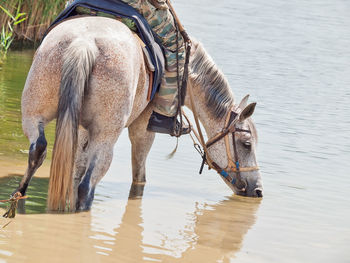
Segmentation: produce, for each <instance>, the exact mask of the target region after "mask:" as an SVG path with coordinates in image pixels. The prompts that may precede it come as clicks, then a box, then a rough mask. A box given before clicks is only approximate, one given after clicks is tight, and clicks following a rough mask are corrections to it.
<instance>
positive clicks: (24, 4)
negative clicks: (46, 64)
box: [0, 0, 66, 43]
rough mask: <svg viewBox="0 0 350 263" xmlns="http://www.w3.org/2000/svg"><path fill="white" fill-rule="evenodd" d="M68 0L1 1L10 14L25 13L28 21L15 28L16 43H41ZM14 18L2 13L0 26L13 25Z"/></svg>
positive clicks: (0, 12)
mask: <svg viewBox="0 0 350 263" xmlns="http://www.w3.org/2000/svg"><path fill="white" fill-rule="evenodd" d="M65 3H66V0H0V5H1V6H2V7H3V8H4V9H6V10H7V11H8V12H9V13H10V14H18V13H25V14H26V17H27V19H26V20H23V21H21V23H20V24H17V25H16V26H15V27H14V28H13V31H14V35H15V41H16V40H19V41H30V42H32V43H35V42H37V41H40V39H41V38H42V37H43V35H44V33H45V31H46V29H47V28H48V26H49V25H50V24H51V22H52V21H53V19H55V17H56V16H57V15H58V14H59V13H60V12H61V11H62V10H63V9H64V6H65ZM16 12H17V13H16ZM11 20H12V18H11V17H9V15H8V14H6V13H5V12H2V11H0V25H1V26H2V25H7V24H8V22H10V23H11Z"/></svg>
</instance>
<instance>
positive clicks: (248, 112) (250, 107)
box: [239, 102, 256, 122]
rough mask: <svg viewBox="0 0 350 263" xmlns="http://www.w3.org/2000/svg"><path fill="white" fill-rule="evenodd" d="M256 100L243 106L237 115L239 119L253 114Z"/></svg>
mask: <svg viewBox="0 0 350 263" xmlns="http://www.w3.org/2000/svg"><path fill="white" fill-rule="evenodd" d="M255 106H256V102H254V103H250V104H249V105H248V106H247V107H245V108H244V110H243V111H242V113H241V114H240V116H239V121H240V122H242V121H244V120H245V119H247V118H249V117H250V116H252V115H253V113H254V110H255Z"/></svg>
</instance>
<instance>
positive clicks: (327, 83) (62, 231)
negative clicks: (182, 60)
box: [0, 0, 350, 263]
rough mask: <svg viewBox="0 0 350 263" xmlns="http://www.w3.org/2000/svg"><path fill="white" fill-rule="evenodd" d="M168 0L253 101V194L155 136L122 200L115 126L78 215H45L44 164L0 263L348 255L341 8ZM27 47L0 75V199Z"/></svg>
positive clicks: (349, 168) (10, 163) (14, 143)
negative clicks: (102, 172)
mask: <svg viewBox="0 0 350 263" xmlns="http://www.w3.org/2000/svg"><path fill="white" fill-rule="evenodd" d="M174 2H175V3H174V4H175V7H176V9H177V10H178V13H179V16H180V17H181V20H182V21H183V23H184V24H185V25H186V28H187V29H188V31H189V33H190V34H191V35H193V36H196V37H197V39H199V40H200V41H202V42H203V44H204V46H205V47H206V48H207V50H208V52H209V53H210V54H211V55H212V56H213V58H214V60H215V61H216V62H217V64H218V65H219V66H220V68H221V69H222V70H223V71H224V73H225V75H226V76H227V78H228V79H229V82H230V84H231V87H232V89H233V91H234V93H235V97H236V98H237V100H238V99H240V98H241V97H243V96H244V95H245V94H247V93H250V94H251V97H252V100H255V101H257V102H258V106H257V109H256V112H255V114H254V120H255V122H256V125H257V128H258V133H259V146H258V160H259V164H260V166H261V172H262V176H263V182H264V198H263V199H262V200H258V199H249V198H242V197H237V196H234V195H233V194H232V193H231V190H230V189H228V188H227V186H226V185H225V184H224V183H223V181H222V180H221V179H220V178H219V177H218V176H217V175H216V174H215V172H213V171H205V172H204V174H203V175H201V176H199V175H198V174H197V171H198V169H199V165H200V158H199V156H198V155H197V153H196V152H195V150H194V149H193V147H192V144H191V141H190V139H189V138H188V137H184V138H181V140H180V147H179V150H178V153H177V154H176V156H175V157H174V159H172V160H166V155H167V154H168V153H169V152H171V150H172V148H173V147H174V146H175V144H176V141H175V139H172V138H169V137H168V136H162V135H160V136H157V138H156V141H155V143H154V146H153V148H152V150H151V153H150V156H149V159H148V163H147V185H146V186H145V188H144V189H143V190H144V194H143V198H142V199H140V198H139V199H137V198H136V199H135V198H128V197H129V195H130V192H131V195H130V196H132V193H133V192H134V190H135V189H131V191H130V185H131V164H130V163H131V162H130V143H129V141H128V138H127V133H126V132H125V133H123V134H122V136H121V137H120V139H119V140H118V142H117V144H116V147H115V155H114V159H113V163H112V165H111V167H110V169H109V171H108V173H107V175H106V176H105V178H104V179H103V181H102V182H101V183H100V185H99V186H98V187H97V189H96V191H97V193H96V197H95V201H94V203H93V206H92V209H91V211H90V212H85V213H79V214H64V215H57V214H46V213H45V199H46V189H47V184H48V179H47V178H45V177H47V175H48V167H49V161H46V162H45V164H44V165H43V167H42V168H41V169H40V170H39V171H38V176H37V177H36V178H34V180H33V181H32V186H31V188H30V189H29V190H28V195H29V196H30V197H31V198H30V199H28V200H27V201H26V204H25V207H23V204H20V205H19V208H18V210H19V212H21V213H24V212H25V214H18V215H17V216H16V218H15V219H14V220H11V221H10V220H7V219H0V262H45V261H46V262H62V261H63V260H64V261H65V262H269V263H271V262H317V263H319V262H327V263H328V262H337V263H338V262H339V263H346V262H350V250H349V245H350V195H349V189H350V179H349V178H350V162H349V160H350V158H349V157H350V90H349V87H350V31H349V28H350V16H349V14H350V2H349V1H345V0H308V1H302V0H295V1H284V0H271V1H265V2H263V1H258V0H247V1H229V0H221V1H209V0H192V1H186V0H177V1H174ZM32 55H33V52H32V51H25V52H11V53H10V54H9V56H8V60H7V62H6V63H5V64H4V65H3V68H2V69H1V70H0V177H1V178H0V199H4V198H7V197H8V194H9V193H10V192H11V191H12V190H13V189H14V187H15V186H16V185H17V183H18V181H19V180H20V175H21V174H23V173H24V169H25V158H26V154H27V149H28V142H27V140H26V138H25V137H24V136H23V134H22V131H21V124H20V120H21V117H20V96H21V90H22V89H23V85H24V81H25V77H26V73H27V71H28V69H29V67H30V63H31V59H32ZM53 129H54V124H52V125H51V126H50V127H48V131H47V134H48V136H47V137H48V141H49V144H50V145H49V153H50V151H51V150H50V149H51V148H52V144H53V140H52V138H53ZM141 190H142V189H141ZM2 207H3V208H4V206H2ZM0 210H1V211H0V212H1V213H3V212H4V209H1V208H0ZM8 223H9V224H8ZM6 224H8V225H6ZM5 225H6V227H5V228H1V226H5Z"/></svg>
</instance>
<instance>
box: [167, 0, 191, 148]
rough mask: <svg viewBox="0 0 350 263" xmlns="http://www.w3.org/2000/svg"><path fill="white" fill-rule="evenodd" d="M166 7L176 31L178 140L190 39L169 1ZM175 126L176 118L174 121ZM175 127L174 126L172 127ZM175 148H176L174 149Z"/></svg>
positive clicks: (180, 133) (185, 88)
mask: <svg viewBox="0 0 350 263" xmlns="http://www.w3.org/2000/svg"><path fill="white" fill-rule="evenodd" d="M166 2H167V5H168V7H169V11H170V13H171V15H172V16H173V19H174V24H175V30H176V70H177V74H176V75H177V91H178V95H177V96H178V105H177V113H176V115H177V116H179V117H180V129H179V130H178V132H177V133H176V134H175V136H176V137H177V138H179V137H180V136H181V135H182V129H183V116H182V110H181V109H182V106H183V99H184V97H185V96H184V94H185V93H186V91H187V80H188V72H189V71H188V67H189V61H190V54H191V39H190V38H189V36H188V34H187V32H186V31H185V29H184V27H183V26H182V24H181V23H180V20H179V18H178V17H177V15H176V13H175V10H174V8H173V6H172V5H171V3H170V1H169V0H167V1H166ZM179 31H180V33H181V35H182V37H183V39H184V42H185V43H184V45H185V48H186V53H185V64H184V69H183V75H182V80H180V65H179V48H180V47H179ZM174 122H175V124H176V118H175V120H174ZM174 126H175V125H174ZM175 132H176V131H175ZM176 148H177V147H176Z"/></svg>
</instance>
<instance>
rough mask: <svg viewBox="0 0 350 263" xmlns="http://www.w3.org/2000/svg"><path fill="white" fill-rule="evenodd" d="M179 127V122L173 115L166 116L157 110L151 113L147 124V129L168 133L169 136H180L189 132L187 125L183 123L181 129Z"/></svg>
mask: <svg viewBox="0 0 350 263" xmlns="http://www.w3.org/2000/svg"><path fill="white" fill-rule="evenodd" d="M180 129H181V127H180V122H179V121H178V120H177V119H176V117H175V116H174V117H168V116H164V115H162V114H159V113H157V112H153V113H152V115H151V117H150V119H149V121H148V125H147V130H148V131H151V132H157V133H164V134H169V135H171V136H181V135H184V134H188V133H190V132H191V128H190V127H189V126H187V125H183V127H182V131H180ZM180 133H181V134H180Z"/></svg>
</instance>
